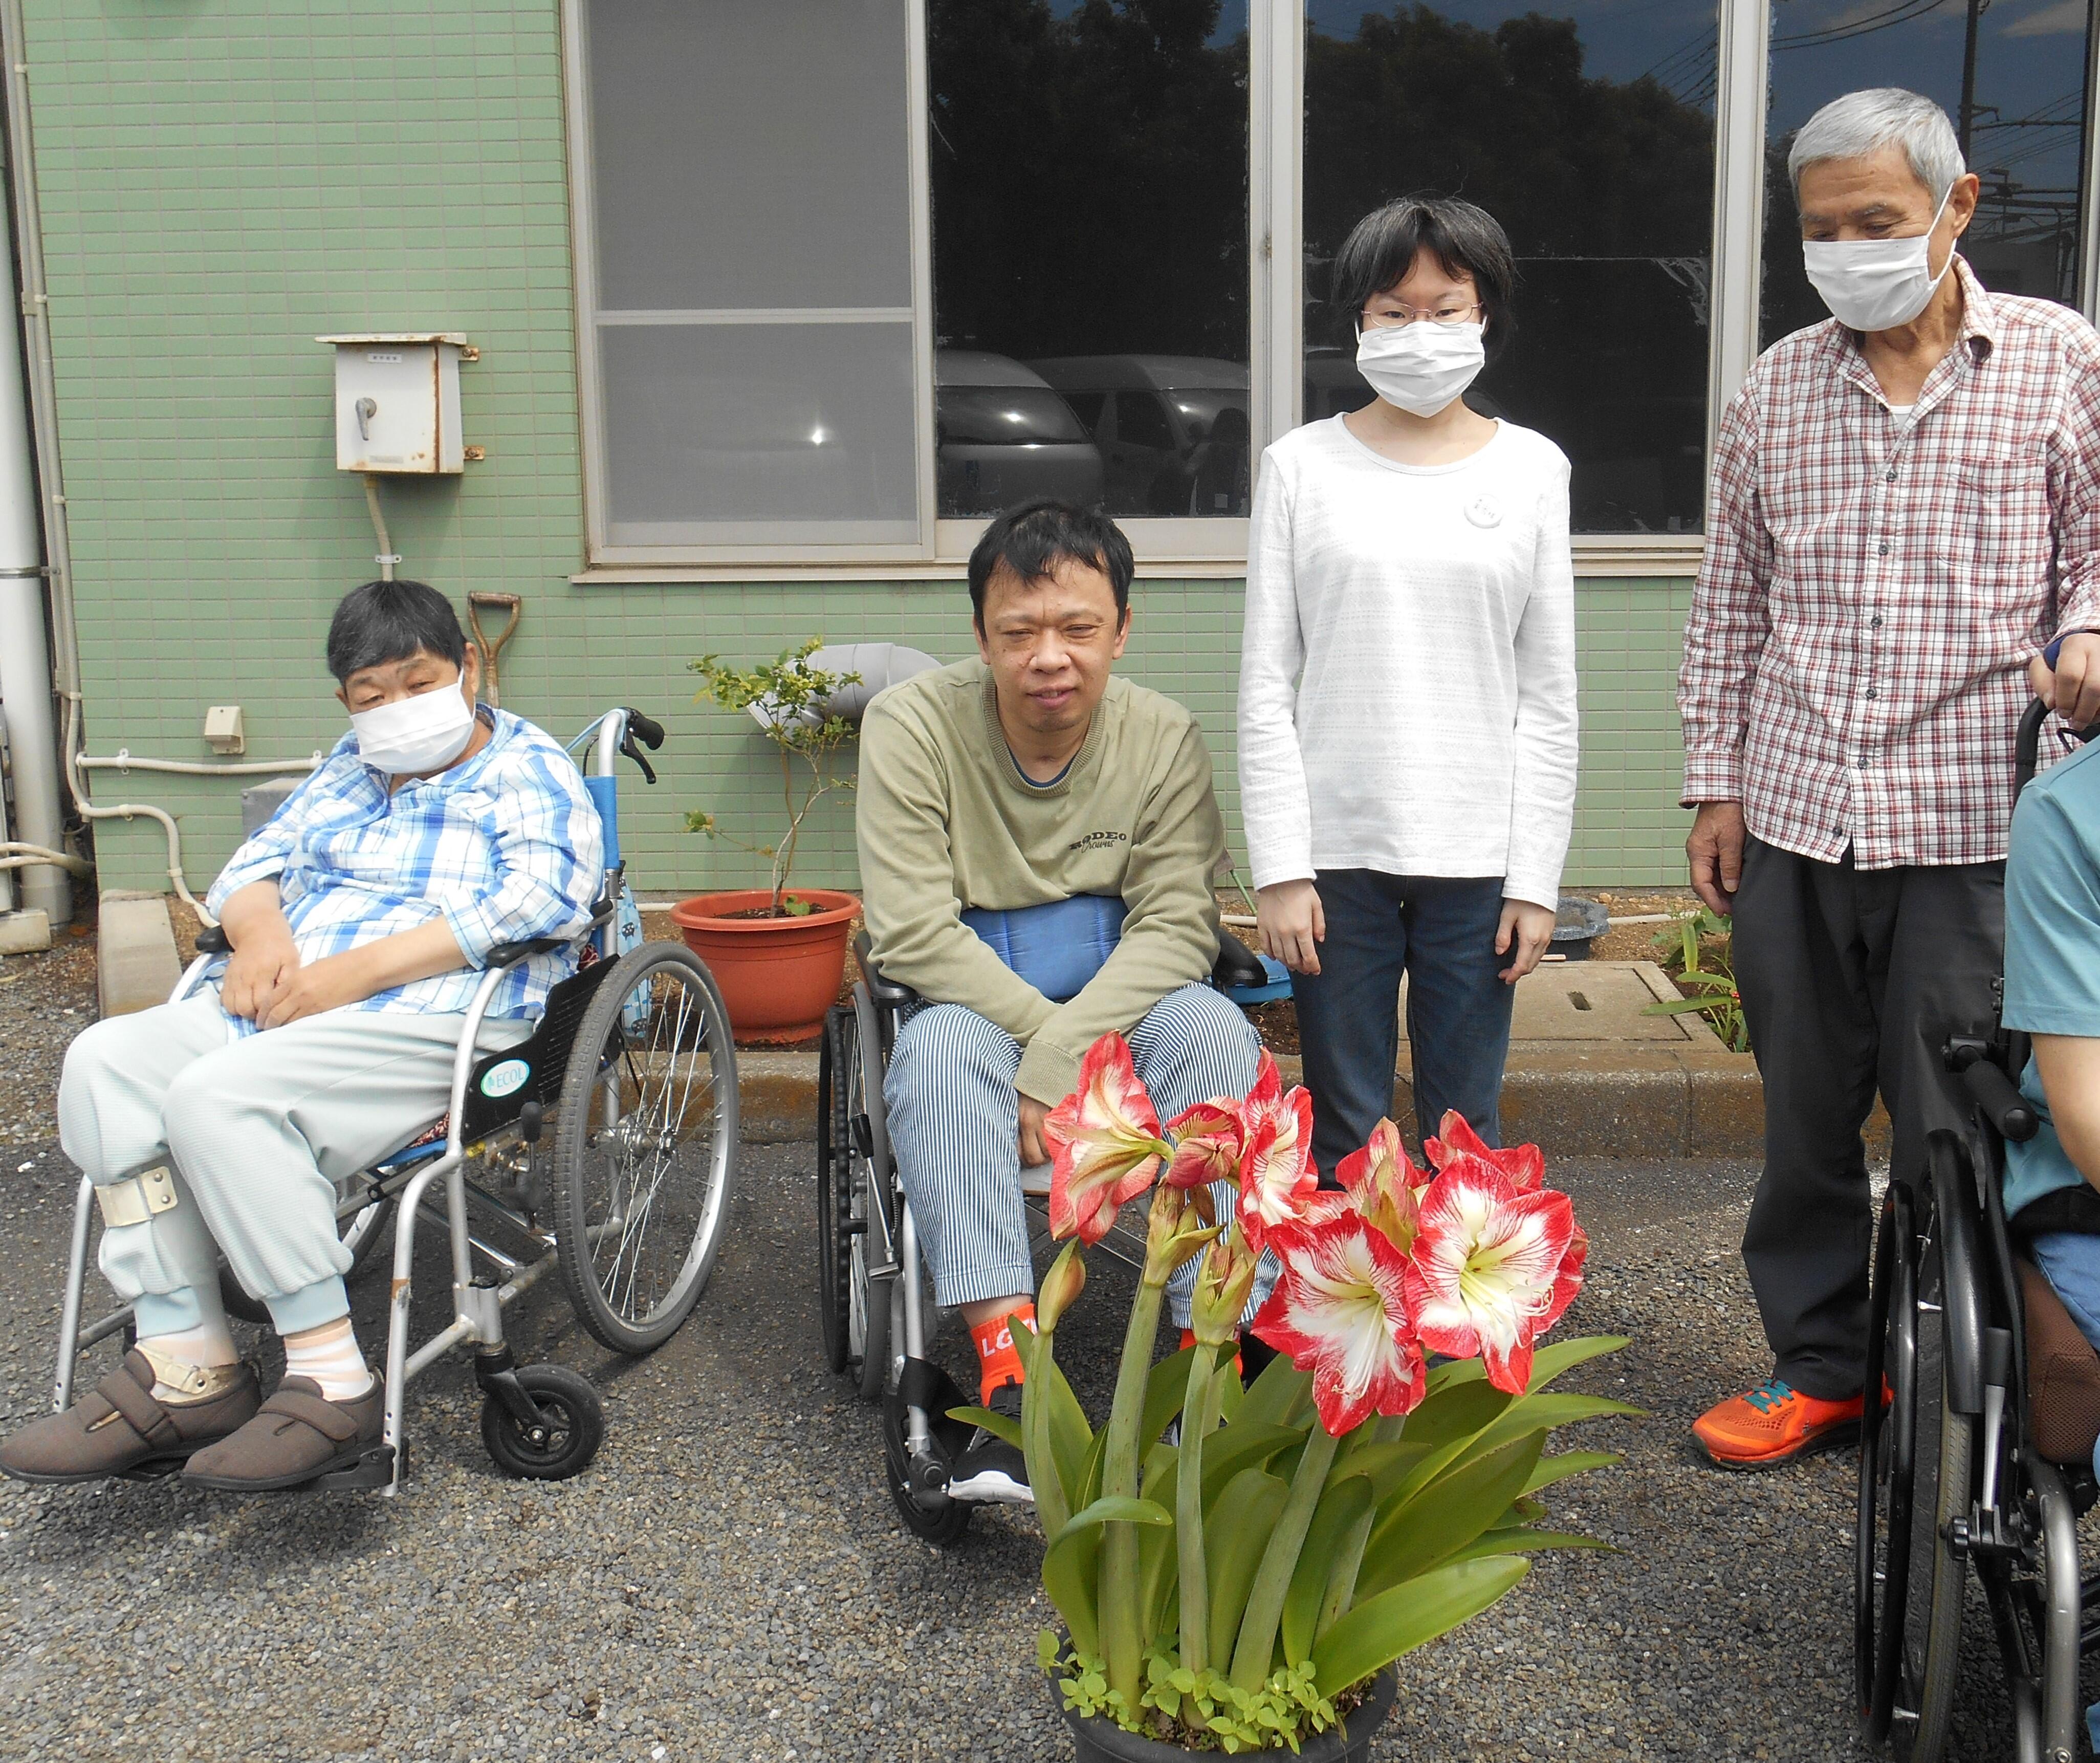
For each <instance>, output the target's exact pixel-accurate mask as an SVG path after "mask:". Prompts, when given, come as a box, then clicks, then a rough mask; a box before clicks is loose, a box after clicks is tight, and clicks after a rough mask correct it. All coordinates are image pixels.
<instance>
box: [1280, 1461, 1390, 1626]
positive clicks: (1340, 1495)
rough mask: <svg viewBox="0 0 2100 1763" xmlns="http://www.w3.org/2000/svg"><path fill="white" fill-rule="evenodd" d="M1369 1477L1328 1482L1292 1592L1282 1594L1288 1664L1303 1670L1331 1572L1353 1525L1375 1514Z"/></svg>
mask: <svg viewBox="0 0 2100 1763" xmlns="http://www.w3.org/2000/svg"><path fill="white" fill-rule="evenodd" d="M1371 1504H1372V1502H1371V1484H1370V1478H1369V1477H1367V1476H1364V1475H1359V1474H1350V1475H1348V1476H1346V1477H1344V1478H1343V1479H1342V1480H1340V1481H1339V1482H1330V1483H1329V1484H1328V1487H1327V1491H1326V1492H1325V1493H1324V1494H1322V1495H1321V1496H1320V1505H1319V1506H1318V1508H1317V1510H1315V1511H1314V1513H1313V1514H1312V1523H1311V1524H1309V1525H1308V1526H1307V1527H1306V1530H1305V1541H1304V1545H1303V1546H1302V1547H1301V1548H1300V1549H1299V1553H1298V1566H1297V1567H1296V1569H1295V1571H1293V1572H1292V1574H1291V1575H1290V1590H1288V1591H1287V1592H1286V1593H1284V1594H1283V1621H1282V1637H1283V1659H1284V1663H1285V1664H1289V1665H1301V1664H1304V1662H1305V1661H1306V1659H1308V1658H1310V1657H1311V1656H1312V1631H1313V1628H1314V1627H1315V1626H1316V1625H1317V1623H1318V1622H1319V1619H1320V1606H1321V1604H1322V1603H1323V1602H1325V1601H1326V1595H1327V1573H1328V1569H1329V1567H1330V1566H1331V1565H1332V1564H1333V1562H1334V1559H1335V1553H1336V1551H1337V1550H1338V1549H1339V1548H1340V1547H1341V1542H1342V1539H1343V1536H1344V1535H1347V1534H1348V1531H1349V1528H1350V1527H1351V1526H1352V1525H1353V1524H1355V1523H1356V1522H1357V1519H1359V1518H1361V1517H1363V1516H1364V1514H1365V1513H1367V1512H1369V1511H1370V1509H1371Z"/></svg>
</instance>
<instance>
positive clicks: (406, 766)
mask: <svg viewBox="0 0 2100 1763" xmlns="http://www.w3.org/2000/svg"><path fill="white" fill-rule="evenodd" d="M350 726H351V729H352V730H353V731H355V734H356V736H357V756H358V757H359V758H360V759H362V760H364V762H365V763H366V764H367V765H368V766H370V767H373V769H374V770H375V771H384V772H386V774H387V775H388V776H390V777H412V776H420V775H421V774H422V773H424V772H426V771H443V769H444V768H445V767H447V766H448V765H450V764H451V763H452V761H453V760H455V759H457V758H458V757H459V756H460V755H461V753H464V752H465V751H466V744H467V742H468V740H470V738H471V737H472V736H473V734H474V711H473V709H472V707H471V706H470V705H468V703H467V701H466V695H465V692H462V691H461V689H460V687H458V686H457V684H447V685H443V686H433V687H431V688H430V690H429V691H428V692H417V694H416V695H415V696H413V697H412V698H397V699H396V700H395V701H394V702H393V703H391V704H382V705H379V706H378V707H377V709H371V710H355V711H353V712H352V713H351V718H350Z"/></svg>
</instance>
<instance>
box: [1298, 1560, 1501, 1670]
mask: <svg viewBox="0 0 2100 1763" xmlns="http://www.w3.org/2000/svg"><path fill="white" fill-rule="evenodd" d="M1529 1571H1531V1563H1530V1562H1528V1561H1526V1560H1525V1559H1524V1558H1523V1557H1522V1556H1520V1555H1516V1556H1512V1555H1490V1556H1488V1557H1486V1558H1484V1559H1481V1560H1479V1561H1467V1562H1458V1563H1456V1564H1455V1565H1453V1566H1444V1567H1439V1568H1436V1570H1435V1571H1432V1572H1429V1573H1425V1574H1423V1575H1421V1576H1420V1577H1419V1578H1417V1579H1413V1580H1409V1581H1408V1582H1407V1583H1406V1584H1404V1585H1396V1586H1395V1587H1393V1588H1392V1589H1391V1590H1390V1591H1387V1592H1383V1593H1379V1595H1378V1596H1377V1597H1372V1598H1370V1599H1367V1600H1366V1601H1365V1602H1362V1603H1361V1604H1359V1605H1357V1607H1356V1608H1355V1609H1354V1610H1352V1611H1350V1612H1349V1613H1348V1615H1346V1616H1344V1617H1343V1618H1342V1619H1341V1620H1340V1621H1339V1622H1337V1623H1336V1624H1335V1626H1334V1627H1333V1628H1330V1629H1329V1630H1328V1631H1327V1632H1326V1634H1324V1635H1322V1636H1321V1637H1320V1639H1319V1640H1318V1641H1317V1642H1316V1643H1315V1644H1314V1646H1313V1648H1312V1668H1313V1671H1314V1673H1315V1677H1314V1681H1316V1682H1317V1684H1318V1685H1319V1686H1320V1689H1321V1693H1322V1694H1323V1695H1330V1696H1331V1695H1334V1694H1335V1691H1337V1690H1345V1689H1347V1688H1348V1686H1350V1685H1351V1684H1352V1683H1357V1682H1359V1681H1361V1680H1362V1679H1364V1678H1365V1677H1370V1675H1371V1673H1372V1672H1375V1671H1380V1670H1383V1668H1385V1667H1386V1666H1387V1665H1390V1664H1392V1662H1393V1661H1394V1660H1395V1659H1398V1658H1400V1657H1401V1655H1403V1654H1406V1653H1411V1652H1413V1651H1414V1649H1415V1648H1417V1647H1418V1646H1422V1645H1423V1643H1424V1642H1425V1641H1433V1640H1435V1639H1436V1637H1437V1636H1439V1635H1440V1634H1448V1633H1450V1632H1451V1630H1452V1629H1454V1628H1457V1627H1458V1624H1460V1623H1462V1622H1465V1621H1467V1620H1469V1619H1471V1618H1472V1617H1475V1616H1477V1615H1480V1612H1481V1611H1484V1610H1485V1609H1486V1608H1487V1607H1488V1606H1489V1605H1490V1604H1492V1603H1493V1602H1495V1601H1496V1600H1497V1599H1498V1598H1499V1597H1502V1594H1503V1593H1506V1592H1507V1591H1508V1590H1509V1588H1511V1586H1513V1585H1515V1584H1516V1583H1517V1582H1518V1581H1519V1580H1521V1579H1522V1578H1523V1577H1524V1575H1526V1574H1527V1573H1529Z"/></svg>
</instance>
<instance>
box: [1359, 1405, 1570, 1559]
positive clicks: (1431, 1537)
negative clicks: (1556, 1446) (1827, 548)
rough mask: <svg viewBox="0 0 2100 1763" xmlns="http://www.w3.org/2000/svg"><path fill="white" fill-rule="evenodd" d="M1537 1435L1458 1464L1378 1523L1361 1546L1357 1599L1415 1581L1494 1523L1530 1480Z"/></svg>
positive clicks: (1540, 1442) (1541, 1439)
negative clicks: (1362, 1551)
mask: <svg viewBox="0 0 2100 1763" xmlns="http://www.w3.org/2000/svg"><path fill="white" fill-rule="evenodd" d="M1545 1443H1546V1434H1544V1433H1542V1432H1538V1433H1528V1434H1525V1435H1524V1437H1523V1438H1519V1439H1515V1440H1514V1441H1512V1442H1511V1443H1509V1444H1507V1445H1505V1446H1503V1447H1502V1449H1501V1450H1499V1451H1491V1452H1489V1455H1488V1456H1485V1457H1482V1458H1480V1459H1479V1460H1476V1461H1474V1462H1470V1463H1464V1464H1461V1465H1459V1466H1458V1468H1456V1469H1453V1470H1452V1471H1451V1472H1450V1473H1449V1474H1448V1475H1445V1477H1444V1478H1442V1479H1440V1480H1439V1481H1437V1482H1432V1484H1431V1485H1430V1486H1429V1487H1427V1488H1426V1489H1424V1490H1423V1491H1422V1492H1421V1493H1420V1494H1418V1496H1416V1497H1415V1498H1414V1499H1413V1500H1410V1501H1409V1502H1408V1503H1407V1504H1405V1505H1402V1506H1400V1507H1398V1508H1396V1509H1395V1510H1394V1511H1392V1513H1389V1514H1387V1516H1385V1517H1384V1518H1381V1519H1379V1522H1378V1526H1377V1527H1376V1528H1375V1529H1374V1531H1372V1532H1371V1537H1370V1542H1369V1543H1367V1544H1365V1548H1364V1565H1363V1569H1362V1571H1361V1573H1360V1574H1359V1575H1358V1576H1357V1597H1360V1598H1367V1597H1376V1596H1377V1595H1378V1594H1379V1593H1381V1592H1383V1591H1384V1590H1386V1589H1387V1588H1388V1587H1390V1586H1395V1585H1398V1584H1401V1583H1402V1582H1404V1581H1405V1580H1412V1579H1414V1578H1415V1577H1416V1576H1417V1575H1419V1574H1421V1573H1423V1572H1424V1571H1427V1569H1429V1568H1431V1567H1433V1566H1436V1564H1437V1563H1438V1562H1440V1561H1443V1560H1445V1559H1446V1558H1449V1557H1450V1556H1452V1555H1454V1554H1456V1553H1458V1551H1459V1550H1460V1549H1463V1548H1464V1547H1465V1546H1466V1544H1468V1543H1470V1542H1471V1541H1472V1540H1473V1539H1474V1538H1475V1537H1476V1536H1478V1535H1480V1533H1481V1532H1482V1531H1486V1530H1489V1529H1490V1528H1492V1527H1493V1526H1495V1525H1496V1524H1497V1523H1498V1522H1500V1521H1501V1520H1502V1515H1503V1514H1504V1513H1507V1511H1508V1510H1509V1509H1510V1502H1511V1500H1515V1498H1516V1497H1517V1491H1518V1490H1519V1489H1520V1488H1521V1487H1523V1486H1524V1483H1525V1482H1528V1481H1529V1480H1530V1479H1531V1472H1532V1470H1533V1469H1534V1468H1535V1467H1537V1463H1538V1454H1539V1451H1540V1449H1541V1448H1542V1447H1543V1446H1544V1444H1545Z"/></svg>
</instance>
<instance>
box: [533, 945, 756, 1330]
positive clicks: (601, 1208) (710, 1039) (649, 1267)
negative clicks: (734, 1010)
mask: <svg viewBox="0 0 2100 1763" xmlns="http://www.w3.org/2000/svg"><path fill="white" fill-rule="evenodd" d="M736 1140H737V1088H736V1051H735V1044H734V1043H733V1042H732V1041H731V1040H730V1026H729V1013H728V1011H727V1010H725V1009H724V1008H723V1005H722V1001H721V992H719V991H718V990H717V988H716V986H715V982H714V976H713V975H712V974H710V973H709V972H708V970H707V968H706V967H705V965H703V964H702V962H701V961H700V960H699V957H697V956H695V954H693V953H692V952H691V951H690V950H689V949H687V948H685V947H684V946H683V945H682V944H680V943H644V944H643V945H642V947H641V948H637V949H633V950H630V951H629V952H628V953H626V954H625V955H623V956H621V957H620V959H619V961H618V962H617V963H616V965H615V967H614V969H613V971H612V972H611V974H610V975H608V976H607V979H606V980H605V982H604V983H602V985H600V986H599V987H598V990H597V992H595V993H594V994H593V996H592V998H591V1001H590V1006H589V1009H588V1010H586V1011H585V1014H584V1018H583V1021H582V1023H580V1025H579V1027H577V1030H576V1042H575V1045H574V1046H573V1048H572V1049H571V1052H570V1054H569V1067H568V1071H567V1075H566V1076H564V1077H563V1079H562V1094H561V1107H560V1120H559V1122H558V1125H557V1127H556V1129H555V1135H554V1169H553V1179H552V1188H553V1211H554V1220H555V1224H556V1237H555V1244H556V1249H557V1252H558V1255H559V1257H560V1261H561V1269H562V1281H563V1283H564V1284H567V1287H568V1288H569V1297H570V1299H571V1301H572V1302H573V1303H574V1304H575V1306H576V1315H577V1318H578V1319H579V1320H580V1321H581V1322H582V1323H583V1325H584V1326H585V1328H588V1329H589V1331H590V1332H591V1333H592V1334H593V1336H595V1337H597V1338H598V1340H599V1341H602V1342H603V1343H604V1344H605V1345H607V1346H609V1347H611V1349H612V1350H614V1351H615V1352H618V1353H629V1354H640V1353H648V1352H651V1351H653V1350H655V1349H656V1348H657V1347H659V1346H661V1345H663V1344H664V1341H668V1340H669V1339H670V1337H671V1336H672V1335H673V1333H674V1332H676V1331H677V1327H678V1325H679V1324H680V1323H682V1322H683V1321H684V1320H685V1319H686V1316H687V1315H688V1314H690V1311H691V1310H692V1307H693V1306H694V1305H695V1303H696V1302H698V1301H699V1296H700V1293H701V1292H702V1290H703V1289H704V1288H705V1287H706V1285H707V1283H708V1275H709V1274H710V1273H712V1271H713V1270H714V1262H715V1255H716V1253H717V1250H718V1249H719V1248H720V1247H721V1232H722V1225H723V1222H724V1218H725V1216H726V1212H727V1208H728V1203H729V1195H730V1182H731V1180H732V1179H733V1178H734V1174H735V1160H736Z"/></svg>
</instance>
